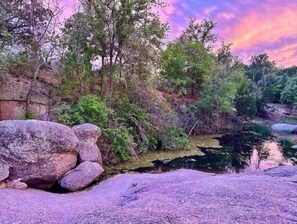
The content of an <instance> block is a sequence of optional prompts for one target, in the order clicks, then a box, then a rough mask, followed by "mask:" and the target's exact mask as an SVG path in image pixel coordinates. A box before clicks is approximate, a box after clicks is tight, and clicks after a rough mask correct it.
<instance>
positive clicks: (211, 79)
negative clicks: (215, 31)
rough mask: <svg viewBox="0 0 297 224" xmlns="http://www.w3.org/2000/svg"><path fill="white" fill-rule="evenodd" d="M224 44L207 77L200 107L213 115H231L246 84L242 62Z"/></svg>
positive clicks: (228, 46)
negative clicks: (236, 100)
mask: <svg viewBox="0 0 297 224" xmlns="http://www.w3.org/2000/svg"><path fill="white" fill-rule="evenodd" d="M230 46H231V45H225V44H223V45H222V47H221V48H220V49H219V50H218V53H217V56H216V59H217V61H216V63H215V66H214V68H213V69H212V70H211V72H210V75H209V76H208V77H207V80H206V84H205V86H206V87H205V90H204V92H203V97H202V100H201V101H200V102H199V104H198V107H199V108H202V109H203V110H205V111H211V112H212V113H213V114H217V115H219V114H221V113H230V112H231V111H232V106H233V103H234V100H235V98H236V96H237V95H238V93H239V91H242V89H241V88H242V86H243V84H244V83H246V79H245V77H244V68H243V64H242V62H241V61H240V60H239V59H238V58H237V57H235V56H233V55H232V53H231V51H230Z"/></svg>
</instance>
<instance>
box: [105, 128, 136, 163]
mask: <svg viewBox="0 0 297 224" xmlns="http://www.w3.org/2000/svg"><path fill="white" fill-rule="evenodd" d="M130 130H131V129H130ZM130 130H129V129H127V128H126V127H121V126H120V127H117V128H107V129H104V135H105V136H106V137H107V138H108V140H109V141H110V143H111V144H110V148H111V150H112V151H113V152H114V153H115V154H116V156H117V157H118V158H119V159H121V160H123V161H125V160H127V159H129V158H130V156H131V152H132V151H133V148H134V145H133V144H134V142H133V136H132V135H131V133H130Z"/></svg>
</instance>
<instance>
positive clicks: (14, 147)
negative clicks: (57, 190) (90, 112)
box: [0, 120, 79, 189]
mask: <svg viewBox="0 0 297 224" xmlns="http://www.w3.org/2000/svg"><path fill="white" fill-rule="evenodd" d="M78 143H79V141H78V139H77V137H76V136H75V134H74V132H73V130H72V129H71V128H68V127H67V126H64V125H61V124H57V123H53V122H46V121H36V120H27V121H25V120H14V121H1V122H0V164H1V163H2V162H1V161H4V162H5V165H8V166H9V167H10V171H9V177H8V179H9V180H18V179H20V180H21V181H22V182H23V183H26V184H27V185H28V186H29V187H34V188H40V189H47V188H50V187H51V186H52V185H53V184H54V183H55V182H56V181H57V180H58V179H60V177H61V176H62V175H64V174H65V173H66V172H68V171H69V170H71V169H72V168H73V167H75V165H76V162H77V146H78ZM2 166H3V164H2Z"/></svg>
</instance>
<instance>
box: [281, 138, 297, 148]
mask: <svg viewBox="0 0 297 224" xmlns="http://www.w3.org/2000/svg"><path fill="white" fill-rule="evenodd" d="M280 145H281V146H282V147H283V149H284V150H289V149H291V148H292V146H293V145H294V143H293V142H291V141H290V140H288V139H281V140H280Z"/></svg>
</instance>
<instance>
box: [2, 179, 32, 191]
mask: <svg viewBox="0 0 297 224" xmlns="http://www.w3.org/2000/svg"><path fill="white" fill-rule="evenodd" d="M6 187H7V188H12V189H17V190H25V189H27V188H28V186H27V184H25V183H23V182H21V179H17V180H12V181H9V182H8V183H7V185H6Z"/></svg>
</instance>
